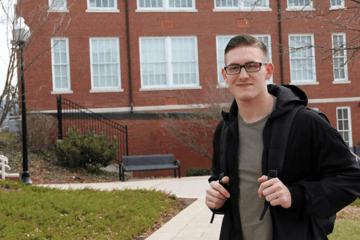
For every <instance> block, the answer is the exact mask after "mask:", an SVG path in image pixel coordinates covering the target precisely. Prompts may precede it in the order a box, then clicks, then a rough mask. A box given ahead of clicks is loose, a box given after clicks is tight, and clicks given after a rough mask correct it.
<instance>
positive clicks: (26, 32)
mask: <svg viewBox="0 0 360 240" xmlns="http://www.w3.org/2000/svg"><path fill="white" fill-rule="evenodd" d="M29 38H30V28H29V27H28V26H27V25H26V24H25V20H24V18H22V17H20V18H18V19H17V20H16V25H15V27H14V31H13V41H15V42H16V43H26V42H27V40H28V39H29Z"/></svg>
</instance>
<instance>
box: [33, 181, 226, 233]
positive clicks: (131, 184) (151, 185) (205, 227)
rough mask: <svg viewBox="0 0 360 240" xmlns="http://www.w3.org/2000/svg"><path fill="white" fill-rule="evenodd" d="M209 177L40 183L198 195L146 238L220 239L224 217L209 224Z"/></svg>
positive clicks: (48, 185) (81, 187) (61, 187)
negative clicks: (206, 198) (206, 203)
mask: <svg viewBox="0 0 360 240" xmlns="http://www.w3.org/2000/svg"><path fill="white" fill-rule="evenodd" d="M208 178H209V176H202V177H183V178H180V179H179V178H176V179H174V178H170V179H168V178H167V179H154V180H136V181H134V180H130V181H126V182H109V183H79V184H41V185H39V186H47V187H52V188H60V189H69V188H71V189H83V188H92V189H99V190H113V189H115V190H122V189H126V188H128V189H138V188H139V189H157V190H163V191H166V192H169V193H172V194H175V195H176V196H177V197H179V198H197V199H198V200H196V201H195V202H194V203H192V204H191V205H190V206H188V207H187V208H186V209H184V210H183V211H182V212H180V213H179V214H178V215H177V216H175V217H174V218H172V219H171V220H170V221H169V222H167V223H166V224H164V225H163V226H162V227H161V228H160V229H158V230H157V231H156V232H155V233H153V234H152V235H151V236H149V237H148V238H147V240H155V239H156V240H185V239H186V240H189V239H191V240H200V239H202V240H204V239H207V240H218V239H219V234H220V226H221V222H222V218H223V217H222V216H221V215H216V216H215V219H214V222H213V223H212V224H210V219H211V216H212V212H211V211H210V210H209V209H208V207H207V206H206V205H205V194H206V189H207V188H208V186H209V183H208V181H207V179H208Z"/></svg>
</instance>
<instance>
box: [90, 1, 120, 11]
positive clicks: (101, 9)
mask: <svg viewBox="0 0 360 240" xmlns="http://www.w3.org/2000/svg"><path fill="white" fill-rule="evenodd" d="M86 2H87V9H86V10H85V12H87V13H98V12H106V13H118V12H120V10H119V9H118V6H117V0H114V7H113V8H97V7H90V2H89V0H87V1H86Z"/></svg>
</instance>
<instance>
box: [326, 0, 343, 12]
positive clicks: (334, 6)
mask: <svg viewBox="0 0 360 240" xmlns="http://www.w3.org/2000/svg"><path fill="white" fill-rule="evenodd" d="M332 1H333V0H330V10H336V9H345V0H341V3H340V5H332V4H331V2H332ZM334 1H336V0H334Z"/></svg>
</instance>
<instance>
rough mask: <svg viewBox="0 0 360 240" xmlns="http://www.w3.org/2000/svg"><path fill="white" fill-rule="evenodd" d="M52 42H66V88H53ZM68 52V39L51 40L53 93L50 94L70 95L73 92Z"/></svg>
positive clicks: (52, 59)
mask: <svg viewBox="0 0 360 240" xmlns="http://www.w3.org/2000/svg"><path fill="white" fill-rule="evenodd" d="M54 41H65V42H66V58H67V79H68V87H67V88H55V86H56V84H55V68H54V66H55V65H54V62H55V61H54V46H55V43H54ZM69 55H70V52H69V39H68V38H51V70H52V84H53V91H52V92H51V94H59V93H62V94H71V93H73V91H72V90H71V79H70V56H69Z"/></svg>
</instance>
